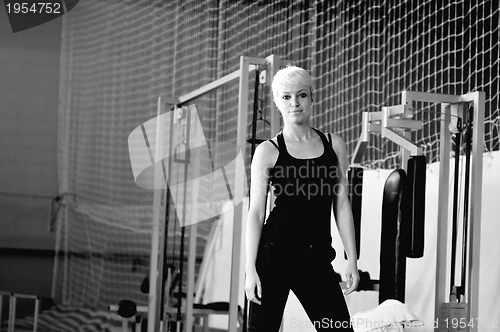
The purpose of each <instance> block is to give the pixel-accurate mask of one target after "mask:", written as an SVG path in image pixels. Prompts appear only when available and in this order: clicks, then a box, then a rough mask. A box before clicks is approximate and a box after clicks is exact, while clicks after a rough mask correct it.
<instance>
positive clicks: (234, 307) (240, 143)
mask: <svg viewBox="0 0 500 332" xmlns="http://www.w3.org/2000/svg"><path fill="white" fill-rule="evenodd" d="M250 65H263V66H265V65H267V61H266V59H262V58H255V57H247V56H241V57H240V73H241V74H240V81H239V96H238V131H237V139H236V145H237V147H238V148H239V149H240V153H241V155H242V156H243V157H245V156H246V153H245V152H246V136H247V128H248V119H247V117H248V91H249V88H250V87H249V82H250V79H249V67H250ZM244 172H245V169H244V165H241V164H240V163H237V164H236V171H235V182H234V183H235V192H236V193H242V192H243V190H244V188H245V184H244V181H245V177H244V176H241V174H244ZM244 215H246V211H243V204H242V203H240V204H238V205H236V206H235V209H234V218H233V244H232V253H231V286H230V291H229V323H228V331H236V327H237V323H238V302H239V298H240V296H241V295H242V294H243V290H242V289H240V273H241V252H242V251H241V249H242V248H241V247H242V238H243V232H242V231H243V216H244Z"/></svg>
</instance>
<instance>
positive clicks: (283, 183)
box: [245, 66, 359, 332]
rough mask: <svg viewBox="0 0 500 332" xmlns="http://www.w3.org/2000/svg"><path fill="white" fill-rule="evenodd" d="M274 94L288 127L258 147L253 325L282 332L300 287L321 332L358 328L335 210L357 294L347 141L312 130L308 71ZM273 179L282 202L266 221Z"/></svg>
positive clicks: (249, 276) (297, 71)
mask: <svg viewBox="0 0 500 332" xmlns="http://www.w3.org/2000/svg"><path fill="white" fill-rule="evenodd" d="M272 91H273V97H274V102H275V103H276V106H277V107H278V109H279V111H280V113H281V115H282V117H283V123H284V126H283V129H282V130H281V131H280V132H279V133H278V134H277V135H276V136H275V137H274V138H273V139H271V140H268V141H265V142H263V143H262V144H260V145H259V146H258V147H257V148H256V150H255V154H254V156H253V160H252V166H251V187H250V207H249V211H248V220H247V231H246V263H245V272H246V280H245V292H246V295H247V298H248V300H249V301H250V309H249V321H248V330H249V331H250V332H252V331H265V332H272V331H278V330H279V328H280V325H281V320H282V316H283V311H284V308H285V304H286V300H287V298H288V294H289V291H290V290H292V291H293V292H294V293H295V295H296V296H297V298H298V299H299V301H300V302H301V304H302V306H303V307H304V309H305V311H306V313H307V315H308V316H309V319H310V320H311V324H312V325H313V326H314V327H315V328H316V330H317V331H331V330H345V331H352V329H351V326H350V316H349V311H348V309H347V305H346V303H345V299H344V296H343V294H342V290H341V288H340V286H339V280H338V279H337V278H336V277H335V272H334V270H333V268H332V265H331V261H332V260H333V259H334V258H335V250H334V249H333V248H332V246H331V241H332V237H331V229H330V228H331V227H330V225H331V221H330V220H331V212H332V208H333V212H334V214H335V220H336V222H337V228H338V230H339V234H340V237H341V239H342V242H343V245H344V249H345V251H346V253H347V257H348V265H347V269H346V271H345V277H346V280H347V284H348V289H347V290H346V291H345V292H344V294H346V295H347V294H350V293H352V292H353V291H354V290H355V289H356V287H357V285H358V283H359V275H358V268H357V262H356V245H355V238H354V226H353V218H352V212H351V206H350V204H349V200H348V196H347V185H346V178H345V174H346V170H347V153H346V147H345V143H344V142H343V141H342V139H341V138H340V137H339V136H337V135H331V134H328V135H325V134H323V133H322V132H320V131H319V130H317V129H315V128H312V127H311V123H310V121H311V113H312V106H313V84H312V79H311V77H310V75H309V74H308V73H307V71H306V70H304V69H302V68H299V67H295V66H289V67H287V68H284V69H281V70H280V71H278V73H276V75H275V77H274V79H273V83H272ZM269 184H270V185H272V189H273V192H274V195H275V197H276V200H275V205H274V208H273V209H272V211H271V214H270V215H269V218H268V219H267V220H266V221H265V223H264V219H265V210H266V200H267V192H268V189H269V187H268V186H269ZM297 323H298V322H293V321H290V322H285V324H297Z"/></svg>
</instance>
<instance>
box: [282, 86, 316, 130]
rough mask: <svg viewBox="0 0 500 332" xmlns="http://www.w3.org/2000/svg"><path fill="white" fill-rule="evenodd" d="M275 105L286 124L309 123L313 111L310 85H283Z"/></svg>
mask: <svg viewBox="0 0 500 332" xmlns="http://www.w3.org/2000/svg"><path fill="white" fill-rule="evenodd" d="M275 103H276V106H277V107H278V109H279V111H280V112H281V115H282V116H283V121H284V122H288V123H293V124H303V123H305V122H306V121H309V117H310V115H311V111H312V96H311V90H310V88H309V86H308V85H305V84H300V83H299V84H297V83H284V84H282V85H281V86H280V89H278V91H277V94H276V99H275Z"/></svg>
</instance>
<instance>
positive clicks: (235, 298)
mask: <svg viewBox="0 0 500 332" xmlns="http://www.w3.org/2000/svg"><path fill="white" fill-rule="evenodd" d="M279 64H280V59H279V58H278V56H276V55H270V56H268V57H267V58H265V59H264V58H257V57H247V56H241V57H240V69H239V70H237V71H235V72H233V73H230V74H228V75H226V76H224V77H221V78H219V79H217V80H215V81H213V82H211V83H209V84H207V85H205V86H203V87H201V88H198V89H196V90H193V91H191V92H189V93H187V94H184V95H182V96H180V97H179V98H178V99H172V98H165V97H159V98H158V112H157V113H158V114H157V115H158V116H160V115H162V114H164V113H165V110H166V105H177V106H182V105H183V104H187V103H188V102H190V101H192V100H194V99H196V98H198V97H200V96H202V95H204V94H206V93H208V92H210V91H213V90H215V89H217V88H219V87H220V86H222V85H224V84H227V83H228V82H231V81H233V80H235V79H236V78H239V98H238V130H237V146H238V148H239V149H240V153H241V154H242V156H245V152H246V135H247V128H248V126H247V124H248V119H247V116H248V106H249V100H248V97H249V88H250V87H249V74H250V72H252V71H253V70H255V69H256V66H267V73H268V75H269V76H268V82H271V81H272V77H274V74H275V73H276V71H277V70H278V68H279ZM269 108H270V110H271V131H272V133H275V132H277V131H278V130H279V127H280V117H279V114H278V112H277V111H276V108H275V105H274V102H273V100H272V98H269ZM163 126H164V124H163V123H161V121H158V122H157V128H156V141H157V144H156V150H155V160H160V158H161V152H162V151H163V140H162V139H161V137H163V135H164V134H165V128H163ZM244 172H245V169H244V165H241V164H238V163H237V164H236V172H235V182H234V183H235V192H241V193H242V192H243V190H244V187H245V183H244V181H245V178H246V177H244V176H241V174H244ZM154 181H155V183H157V182H158V181H162V167H158V165H157V167H155V169H154ZM163 194H166V189H165V190H163V189H157V190H154V193H153V227H152V238H151V240H152V241H151V259H150V291H149V298H148V332H157V331H159V328H160V320H159V308H160V298H159V296H157V295H158V293H159V290H160V286H161V278H162V276H161V273H162V270H163V256H162V255H163V249H162V248H163V246H164V240H165V239H164V238H163V234H162V232H163V233H164V231H165V230H164V227H165V226H164V220H163V216H161V215H160V206H161V199H162V196H163ZM233 213H234V219H233V244H232V253H231V285H230V298H229V304H230V305H229V323H228V325H229V326H228V330H229V331H235V330H236V328H237V323H238V322H237V319H238V302H239V299H240V296H242V295H243V291H242V290H241V289H240V287H239V286H240V273H241V268H242V267H241V253H242V239H243V217H244V216H245V215H246V211H243V204H238V205H236V206H235V209H234V212H233ZM190 235H191V236H190V243H189V248H190V250H189V256H188V271H189V273H192V274H193V278H194V273H193V272H194V258H195V257H194V248H195V242H194V241H195V240H196V239H195V236H193V235H196V228H195V227H193V225H191V229H190ZM193 278H191V279H189V278H188V279H189V280H188V289H187V293H188V294H189V293H192V291H190V289H191V288H193V286H194V279H193ZM187 302H188V303H187V304H186V305H187V308H186V324H185V326H184V329H185V330H189V329H190V328H192V323H193V308H192V304H193V299H192V298H191V299H188V301H187ZM189 306H190V307H191V308H189Z"/></svg>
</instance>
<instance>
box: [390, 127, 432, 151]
mask: <svg viewBox="0 0 500 332" xmlns="http://www.w3.org/2000/svg"><path fill="white" fill-rule="evenodd" d="M382 137H386V138H388V139H390V140H391V141H393V142H394V143H396V144H398V145H399V146H401V147H402V148H404V149H406V150H408V151H410V154H411V155H412V156H415V155H418V156H421V155H422V154H423V152H424V150H423V149H422V147H421V146H418V145H416V144H415V143H414V142H412V141H411V140H410V139H408V138H406V137H404V136H402V135H400V134H399V133H397V132H395V131H394V130H392V129H391V128H382Z"/></svg>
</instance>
